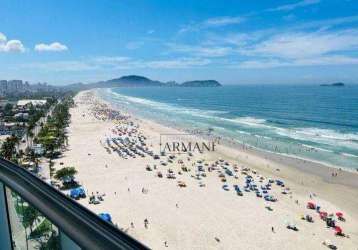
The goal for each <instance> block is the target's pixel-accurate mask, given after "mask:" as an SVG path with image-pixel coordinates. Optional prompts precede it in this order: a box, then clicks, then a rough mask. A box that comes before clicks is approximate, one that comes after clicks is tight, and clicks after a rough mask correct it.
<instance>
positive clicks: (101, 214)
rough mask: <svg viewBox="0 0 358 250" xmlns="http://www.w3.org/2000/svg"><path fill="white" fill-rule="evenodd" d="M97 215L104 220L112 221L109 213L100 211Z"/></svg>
mask: <svg viewBox="0 0 358 250" xmlns="http://www.w3.org/2000/svg"><path fill="white" fill-rule="evenodd" d="M99 217H100V218H101V219H102V220H104V221H107V222H112V218H111V215H110V214H109V213H100V214H99Z"/></svg>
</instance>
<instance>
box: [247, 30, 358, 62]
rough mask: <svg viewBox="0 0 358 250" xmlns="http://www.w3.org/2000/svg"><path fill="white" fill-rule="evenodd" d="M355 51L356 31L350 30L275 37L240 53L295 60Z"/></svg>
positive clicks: (357, 47)
mask: <svg viewBox="0 0 358 250" xmlns="http://www.w3.org/2000/svg"><path fill="white" fill-rule="evenodd" d="M357 49H358V30H351V29H350V30H342V31H337V32H310V33H309V32H299V33H285V34H280V35H275V36H273V37H271V38H269V39H267V40H265V41H263V42H261V43H258V44H256V45H254V46H253V47H252V48H244V49H242V51H241V52H242V53H243V54H246V55H256V56H266V57H278V58H285V59H297V58H310V57H313V56H320V55H325V54H329V53H335V52H343V51H352V50H357Z"/></svg>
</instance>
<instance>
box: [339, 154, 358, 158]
mask: <svg viewBox="0 0 358 250" xmlns="http://www.w3.org/2000/svg"><path fill="white" fill-rule="evenodd" d="M341 155H344V156H347V157H354V158H358V155H353V154H348V153H341Z"/></svg>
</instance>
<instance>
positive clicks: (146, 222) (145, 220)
mask: <svg viewBox="0 0 358 250" xmlns="http://www.w3.org/2000/svg"><path fill="white" fill-rule="evenodd" d="M148 224H149V222H148V219H147V218H145V219H144V227H145V228H148Z"/></svg>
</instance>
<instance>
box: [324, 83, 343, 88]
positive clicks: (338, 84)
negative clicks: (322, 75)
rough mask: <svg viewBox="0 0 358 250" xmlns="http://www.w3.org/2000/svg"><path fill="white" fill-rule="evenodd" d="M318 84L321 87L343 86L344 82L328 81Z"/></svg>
mask: <svg viewBox="0 0 358 250" xmlns="http://www.w3.org/2000/svg"><path fill="white" fill-rule="evenodd" d="M320 86H322V87H344V86H345V85H344V83H343V82H335V83H330V84H321V85H320Z"/></svg>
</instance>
